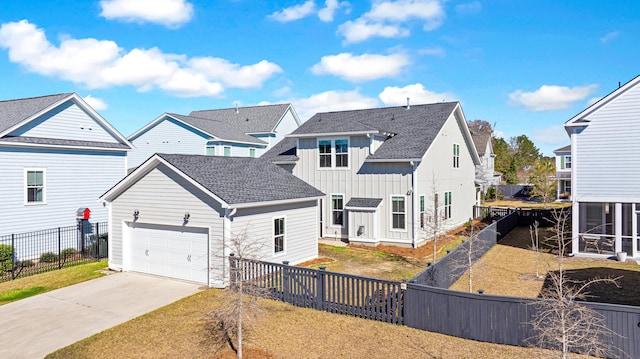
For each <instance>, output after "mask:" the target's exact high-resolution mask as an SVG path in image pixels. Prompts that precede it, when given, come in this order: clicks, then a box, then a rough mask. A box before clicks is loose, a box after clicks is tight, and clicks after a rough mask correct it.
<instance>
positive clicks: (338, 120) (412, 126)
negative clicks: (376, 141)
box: [262, 102, 479, 163]
mask: <svg viewBox="0 0 640 359" xmlns="http://www.w3.org/2000/svg"><path fill="white" fill-rule="evenodd" d="M452 115H455V116H456V118H457V120H458V121H459V122H461V126H464V128H465V129H466V122H465V121H464V115H463V114H462V110H461V108H460V104H459V103H458V102H442V103H434V104H426V105H412V106H411V107H410V108H407V107H405V106H398V107H385V108H373V109H366V110H351V111H339V112H324V113H317V114H315V115H314V116H313V117H311V118H310V119H309V120H308V121H307V122H305V123H303V124H302V125H301V126H300V127H298V128H297V129H296V130H295V131H293V132H292V133H291V134H290V135H288V136H287V137H290V138H304V137H319V136H340V135H342V136H348V135H354V134H380V135H384V136H387V139H386V140H385V141H384V143H382V144H381V145H380V147H379V148H378V149H377V150H376V151H375V153H374V154H372V155H369V156H368V157H367V159H366V160H367V161H408V160H420V159H421V158H422V157H423V156H424V155H425V153H426V152H427V150H428V149H429V147H430V146H431V143H432V142H433V141H434V140H435V138H436V137H437V136H438V134H439V133H440V130H441V129H442V127H443V126H444V124H445V122H446V121H447V120H448V119H449V117H450V116H452ZM462 122H464V123H462ZM463 135H464V136H465V139H466V140H467V141H468V142H469V143H471V142H472V139H471V136H470V134H469V131H468V130H466V133H465V134H463ZM282 142H285V141H282ZM292 144H293V143H292V142H287V143H282V146H279V147H278V148H276V147H274V148H272V149H270V150H269V151H267V153H265V154H263V155H262V157H263V158H267V159H270V160H272V161H275V162H279V161H282V160H283V157H281V156H286V157H284V158H288V160H294V159H293V158H292V157H291V154H290V152H291V149H290V148H287V147H290V146H291V145H292ZM470 150H471V151H472V157H473V158H474V163H479V159H478V158H477V152H476V151H475V148H473V146H471V148H470ZM277 151H280V152H277ZM286 151H289V154H284V153H285V152H286Z"/></svg>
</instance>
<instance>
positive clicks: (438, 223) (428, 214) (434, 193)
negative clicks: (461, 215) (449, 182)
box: [420, 173, 444, 263]
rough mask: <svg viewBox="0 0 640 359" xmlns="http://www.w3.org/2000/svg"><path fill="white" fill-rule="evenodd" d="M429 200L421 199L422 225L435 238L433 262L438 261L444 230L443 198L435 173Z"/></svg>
mask: <svg viewBox="0 0 640 359" xmlns="http://www.w3.org/2000/svg"><path fill="white" fill-rule="evenodd" d="M429 193H430V195H429V202H428V203H424V200H425V199H424V198H421V200H420V212H421V213H420V227H421V228H422V229H424V230H425V231H426V233H427V235H430V236H431V238H432V240H433V263H436V262H437V261H438V259H437V253H438V249H437V248H438V239H439V238H438V237H439V236H440V234H441V233H442V231H443V230H444V218H443V213H442V208H441V202H440V201H441V200H440V198H439V196H438V178H437V176H436V175H435V173H434V174H432V176H431V188H430V191H429Z"/></svg>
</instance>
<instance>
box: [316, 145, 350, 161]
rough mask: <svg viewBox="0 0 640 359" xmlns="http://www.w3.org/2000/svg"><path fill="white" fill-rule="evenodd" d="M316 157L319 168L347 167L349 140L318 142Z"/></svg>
mask: <svg viewBox="0 0 640 359" xmlns="http://www.w3.org/2000/svg"><path fill="white" fill-rule="evenodd" d="M318 157H319V158H318V160H319V163H318V165H319V167H320V168H347V167H349V140H348V139H346V138H345V139H338V140H318Z"/></svg>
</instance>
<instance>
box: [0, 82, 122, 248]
mask: <svg viewBox="0 0 640 359" xmlns="http://www.w3.org/2000/svg"><path fill="white" fill-rule="evenodd" d="M132 148H133V146H132V145H131V143H130V142H129V141H127V139H126V138H125V137H124V136H123V135H122V134H120V133H119V132H118V131H117V130H116V129H115V128H113V127H112V126H111V125H110V124H109V123H108V122H107V121H106V120H105V119H104V118H102V116H100V115H99V114H98V113H97V112H96V111H95V110H94V109H92V108H91V107H90V106H89V105H88V104H87V103H86V102H85V101H84V100H83V99H82V98H81V97H80V96H78V95H77V94H75V93H65V94H58V95H50V96H42V97H33V98H24V99H16V100H9V101H0V164H2V169H1V170H0V193H1V195H0V198H1V200H0V213H2V217H1V218H0V235H6V234H11V233H20V232H30V231H35V230H42V229H49V228H56V227H64V226H73V225H76V211H77V210H78V208H81V207H82V208H89V209H90V211H91V221H92V222H94V221H107V218H108V213H107V209H106V208H103V206H102V205H101V204H100V203H98V202H97V201H96V199H97V198H98V196H100V194H102V193H104V191H106V190H107V189H109V188H110V187H111V186H113V185H114V184H115V183H117V182H118V181H119V180H120V179H122V177H123V176H124V175H125V174H126V169H127V164H126V159H127V157H126V155H127V151H129V150H131V149H132ZM17 255H18V256H22V254H21V253H18V254H17Z"/></svg>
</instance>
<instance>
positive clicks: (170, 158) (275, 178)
mask: <svg viewBox="0 0 640 359" xmlns="http://www.w3.org/2000/svg"><path fill="white" fill-rule="evenodd" d="M158 156H160V157H161V158H163V159H164V160H166V161H167V162H169V163H170V164H171V165H173V166H174V167H176V168H177V169H179V170H180V171H181V172H182V173H184V174H185V175H186V176H188V177H190V178H191V179H193V180H194V181H196V182H198V183H199V184H200V185H202V186H203V187H205V188H207V189H208V190H209V191H211V192H212V193H214V194H215V195H216V196H218V197H220V198H221V199H222V200H224V201H225V202H227V203H229V204H241V203H254V202H269V201H280V200H290V199H300V198H311V197H318V196H323V195H324V194H323V193H322V192H320V191H318V190H317V189H316V188H315V187H313V186H311V185H309V184H307V183H306V182H304V181H303V180H301V179H299V178H297V177H295V176H293V175H292V174H290V173H289V172H287V171H286V170H284V169H282V168H280V167H278V166H277V165H274V164H273V163H271V162H269V161H264V160H261V159H259V158H247V157H218V156H202V155H176V154H158Z"/></svg>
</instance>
